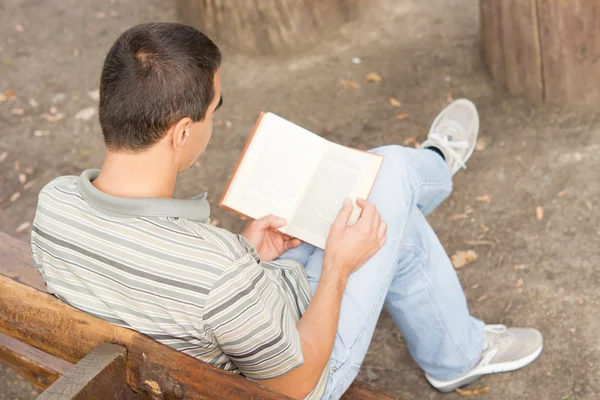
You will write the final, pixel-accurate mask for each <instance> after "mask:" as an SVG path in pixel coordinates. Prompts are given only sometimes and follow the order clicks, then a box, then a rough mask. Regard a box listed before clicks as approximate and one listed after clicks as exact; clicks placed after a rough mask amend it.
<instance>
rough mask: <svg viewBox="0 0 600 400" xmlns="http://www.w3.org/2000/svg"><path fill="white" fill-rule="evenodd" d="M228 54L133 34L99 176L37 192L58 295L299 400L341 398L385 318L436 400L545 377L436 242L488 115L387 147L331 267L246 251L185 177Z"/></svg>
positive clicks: (173, 31) (190, 34) (151, 29)
mask: <svg viewBox="0 0 600 400" xmlns="http://www.w3.org/2000/svg"><path fill="white" fill-rule="evenodd" d="M220 62H221V55H220V52H219V49H218V48H217V47H216V46H215V45H214V44H213V43H212V42H211V41H210V40H209V39H208V38H207V37H206V36H204V35H203V34H202V33H200V32H198V31H196V30H195V29H193V28H190V27H187V26H184V25H179V24H172V23H157V24H144V25H139V26H136V27H134V28H132V29H130V30H128V31H126V32H125V33H123V34H122V35H121V37H119V39H117V41H116V42H115V44H114V45H113V47H112V48H111V49H110V51H109V53H108V55H107V56H106V60H105V63H104V68H103V70H102V77H101V84H100V110H99V113H100V124H101V127H102V132H103V135H104V141H105V143H106V158H105V161H104V165H103V166H102V169H101V170H99V171H98V170H87V171H84V172H83V173H82V174H81V176H79V177H74V176H67V177H61V178H57V179H55V180H53V181H52V182H50V183H49V184H48V185H47V186H46V187H45V188H44V189H43V190H42V191H41V193H40V197H39V203H38V208H37V213H36V217H35V221H34V226H33V231H32V238H31V240H32V250H33V259H34V262H35V265H36V267H37V268H38V270H39V271H40V273H41V274H42V276H43V277H44V279H45V280H46V283H47V285H48V290H49V291H50V292H51V293H54V294H55V295H56V296H58V297H59V298H60V299H62V300H63V301H65V302H67V303H69V304H71V305H73V306H74V307H77V308H79V309H81V310H83V311H85V312H88V313H90V314H92V315H95V316H97V317H99V318H102V319H104V320H106V321H109V322H112V323H114V324H117V325H120V326H124V327H128V328H132V329H135V330H137V331H139V332H142V333H144V334H146V335H148V336H150V337H152V338H154V339H156V340H158V341H160V342H162V343H164V344H166V345H169V346H171V347H173V348H174V349H177V350H179V351H182V352H185V353H187V354H189V355H190V356H193V357H196V358H199V359H201V360H204V361H206V362H209V363H211V364H213V365H216V366H218V367H219V368H222V369H225V370H228V371H233V372H236V373H241V374H243V375H244V376H246V377H248V378H250V379H254V380H258V381H259V382H260V383H261V384H263V385H265V386H267V387H269V388H271V389H273V390H276V391H278V392H281V393H283V394H286V395H288V396H291V397H294V398H305V397H307V396H308V397H309V398H334V399H337V398H339V397H340V396H341V395H342V394H343V393H344V391H345V390H346V389H347V388H348V387H349V386H350V384H351V383H352V381H353V379H354V378H355V377H356V375H357V373H358V370H359V368H360V365H361V363H362V360H363V358H364V356H365V353H366V351H367V348H368V346H369V342H370V341H371V337H372V335H373V331H374V329H375V325H376V322H377V319H378V317H379V315H380V313H381V310H382V307H383V305H384V304H385V305H386V307H387V309H388V311H389V312H390V314H391V315H392V317H393V319H394V321H395V323H396V325H397V326H398V328H399V329H400V330H401V331H402V333H403V336H404V338H405V339H406V343H407V344H408V348H409V350H410V352H411V354H412V356H413V357H414V359H415V361H416V362H417V363H418V364H419V366H420V367H421V368H422V369H423V370H424V371H425V373H426V378H427V379H428V381H429V382H430V383H431V385H433V386H434V387H435V388H436V389H438V390H440V391H443V392H449V391H452V390H454V389H455V388H457V387H460V386H463V385H465V384H468V383H470V382H472V381H474V380H475V379H477V378H478V377H479V376H482V375H485V374H490V373H494V372H501V371H510V370H514V369H517V368H520V367H523V366H524V365H526V364H528V363H530V362H531V361H533V360H534V359H535V358H536V357H537V356H538V355H539V354H540V352H541V350H542V345H543V340H542V336H541V334H540V333H539V332H538V331H537V330H534V329H514V328H511V329H507V328H506V327H504V326H501V325H484V323H483V322H481V321H479V320H477V319H475V318H473V317H472V316H471V315H470V314H469V311H468V308H467V304H466V301H465V297H464V294H463V292H462V289H461V286H460V283H459V281H458V279H457V276H456V274H455V272H454V269H453V268H452V265H451V263H450V261H449V260H448V257H447V255H446V253H445V251H444V249H443V247H442V245H441V244H440V242H439V240H438V239H437V237H436V235H435V233H434V232H433V230H432V229H431V227H430V226H429V225H428V223H427V220H426V219H425V216H426V215H428V214H429V213H431V212H432V211H433V210H434V209H435V208H436V207H437V206H438V205H439V204H440V203H441V202H442V201H443V200H444V198H445V197H446V196H448V194H449V193H450V191H451V189H452V181H451V175H453V174H454V173H456V172H457V171H458V170H459V169H460V167H464V164H465V162H466V161H467V159H468V158H469V157H470V155H471V153H472V151H473V148H474V145H475V142H476V139H477V134H478V129H479V120H478V115H477V111H476V109H475V106H474V105H473V104H472V103H471V102H469V101H467V100H458V101H456V102H454V103H452V104H450V105H449V106H448V107H447V108H446V109H444V110H443V111H442V112H441V113H440V115H439V116H438V117H437V119H436V120H435V121H434V123H433V126H432V128H431V132H430V133H429V136H428V139H427V141H426V142H425V143H424V144H423V145H424V146H425V147H426V148H425V149H419V150H417V149H408V148H402V147H399V146H386V147H381V148H379V149H375V150H373V152H374V153H377V154H381V155H383V156H385V159H384V162H383V166H382V168H381V170H380V172H379V175H378V177H377V181H376V183H375V185H374V187H373V190H372V193H371V195H370V197H369V200H368V201H366V200H363V199H357V200H356V203H357V205H358V206H359V207H361V208H362V213H361V217H360V219H359V220H358V222H357V223H356V224H355V225H353V226H348V225H347V221H348V218H349V215H350V212H351V210H352V205H351V202H350V201H348V200H346V201H345V202H344V205H343V206H342V207H341V211H340V213H339V216H338V217H337V219H336V220H335V222H334V223H333V225H332V227H331V231H330V235H329V238H328V241H327V244H326V246H325V250H324V251H323V250H321V249H316V248H314V247H313V246H310V245H308V244H305V243H300V241H299V240H297V239H293V238H290V237H288V236H286V235H282V234H280V233H278V232H277V231H276V230H275V229H274V228H279V227H282V226H283V225H285V223H286V222H285V221H283V220H282V219H280V218H277V217H276V216H272V215H268V216H265V217H264V218H261V219H258V220H256V221H253V222H251V223H249V224H248V226H247V228H246V229H245V230H244V232H243V233H242V234H241V235H237V234H233V233H230V232H228V231H226V230H224V229H221V228H218V227H214V226H211V225H210V224H208V223H207V222H208V221H209V219H208V218H209V211H210V210H209V206H208V203H207V201H206V199H205V198H204V196H200V197H199V198H195V199H194V200H176V199H174V198H173V190H174V186H175V181H176V178H177V174H178V173H179V172H182V171H184V170H186V169H188V168H189V167H190V166H191V165H193V163H194V161H195V160H196V159H197V158H198V157H199V156H200V155H201V154H202V153H203V152H204V150H205V148H206V145H207V144H208V141H209V139H210V137H211V134H212V120H213V115H214V113H215V112H216V110H217V109H218V108H219V107H220V106H221V104H222V99H221V75H220V74H221V73H220V69H219V67H220Z"/></svg>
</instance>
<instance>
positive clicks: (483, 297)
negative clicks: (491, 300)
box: [477, 294, 488, 302]
mask: <svg viewBox="0 0 600 400" xmlns="http://www.w3.org/2000/svg"><path fill="white" fill-rule="evenodd" d="M487 298H488V295H487V294H484V295H483V296H481V297H480V298H478V299H477V301H478V302H482V301H484V300H486V299H487Z"/></svg>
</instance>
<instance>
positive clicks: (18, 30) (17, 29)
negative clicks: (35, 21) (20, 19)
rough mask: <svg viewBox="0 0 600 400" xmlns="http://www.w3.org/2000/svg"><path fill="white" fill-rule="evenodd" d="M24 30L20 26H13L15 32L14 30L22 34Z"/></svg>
mask: <svg viewBox="0 0 600 400" xmlns="http://www.w3.org/2000/svg"><path fill="white" fill-rule="evenodd" d="M24 29H25V28H23V25H21V24H17V25H15V30H16V31H17V32H23V30H24Z"/></svg>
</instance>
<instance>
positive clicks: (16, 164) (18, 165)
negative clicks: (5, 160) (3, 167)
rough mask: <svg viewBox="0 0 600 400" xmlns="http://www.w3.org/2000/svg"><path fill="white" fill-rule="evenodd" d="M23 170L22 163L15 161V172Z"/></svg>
mask: <svg viewBox="0 0 600 400" xmlns="http://www.w3.org/2000/svg"><path fill="white" fill-rule="evenodd" d="M20 169H21V163H20V162H19V160H16V161H15V171H19V170H20Z"/></svg>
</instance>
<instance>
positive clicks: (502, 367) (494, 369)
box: [425, 345, 544, 393]
mask: <svg viewBox="0 0 600 400" xmlns="http://www.w3.org/2000/svg"><path fill="white" fill-rule="evenodd" d="M543 349H544V345H541V346H540V347H539V348H538V349H537V350H536V351H534V352H533V353H531V354H529V355H527V356H525V357H523V358H520V359H518V360H515V361H510V362H504V363H498V364H489V365H486V366H485V367H481V368H477V371H476V372H475V371H473V373H469V374H467V375H465V376H462V377H460V378H457V379H454V380H451V381H438V380H436V379H433V378H431V377H430V376H428V375H427V374H425V378H426V379H427V381H428V382H429V384H430V385H431V386H433V387H434V388H435V389H436V390H438V391H440V392H442V393H450V392H453V391H455V390H456V389H458V388H460V387H462V386H466V385H469V384H471V383H473V382H474V381H476V380H477V379H479V378H480V377H482V376H483V375H490V374H496V373H499V372H510V371H515V370H517V369H520V368H523V367H525V366H527V365H529V364H531V363H532V362H533V361H535V359H536V358H538V357H539V356H540V354H541V353H542V350H543Z"/></svg>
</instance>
